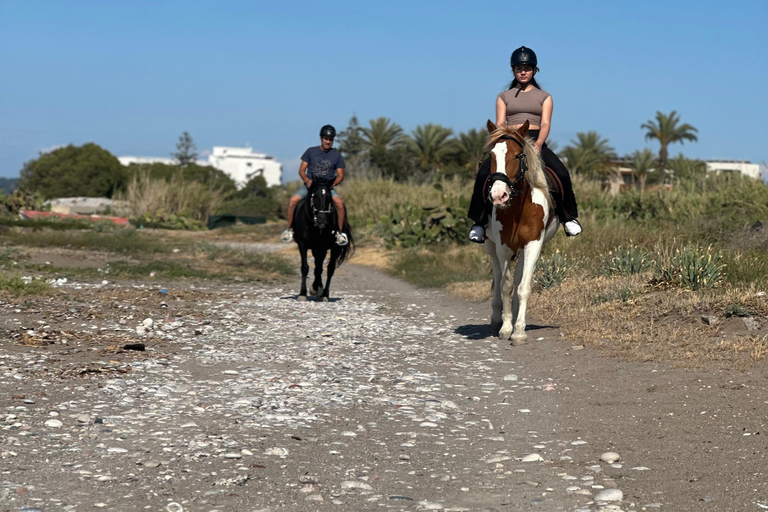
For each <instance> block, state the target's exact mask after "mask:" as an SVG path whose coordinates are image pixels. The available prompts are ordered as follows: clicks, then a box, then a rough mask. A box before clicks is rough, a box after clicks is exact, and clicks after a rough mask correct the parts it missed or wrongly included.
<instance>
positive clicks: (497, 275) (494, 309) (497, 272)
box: [483, 240, 501, 332]
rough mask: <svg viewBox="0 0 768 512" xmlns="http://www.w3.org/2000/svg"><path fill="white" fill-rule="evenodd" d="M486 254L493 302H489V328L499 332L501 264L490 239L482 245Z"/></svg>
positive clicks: (494, 245)
mask: <svg viewBox="0 0 768 512" xmlns="http://www.w3.org/2000/svg"><path fill="white" fill-rule="evenodd" d="M483 248H484V249H485V252H486V254H488V257H489V258H490V261H491V269H492V270H493V302H491V330H492V331H493V332H499V329H501V264H500V263H499V258H498V256H497V255H496V244H495V243H494V242H492V241H491V240H486V241H485V244H484V245H483Z"/></svg>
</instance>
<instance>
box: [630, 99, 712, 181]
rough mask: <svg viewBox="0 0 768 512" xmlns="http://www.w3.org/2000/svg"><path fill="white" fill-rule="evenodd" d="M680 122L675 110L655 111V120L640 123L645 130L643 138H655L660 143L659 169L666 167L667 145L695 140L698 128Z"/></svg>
mask: <svg viewBox="0 0 768 512" xmlns="http://www.w3.org/2000/svg"><path fill="white" fill-rule="evenodd" d="M679 122H680V116H679V115H677V112H676V111H674V110H673V111H672V112H670V114H669V115H665V114H662V113H661V112H659V111H656V121H655V122H654V121H653V120H650V121H648V122H647V123H643V124H641V125H640V128H643V129H645V130H646V132H645V140H652V139H656V140H658V141H659V144H661V148H660V149H659V169H666V168H667V158H668V156H669V153H668V151H667V146H669V145H670V144H672V143H674V142H680V143H681V144H682V143H683V142H685V141H686V140H690V141H693V142H695V141H697V140H699V139H698V138H697V137H696V135H695V134H696V133H697V132H698V130H697V129H696V128H694V127H693V126H691V125H689V124H688V123H685V124H681V125H678V123H679Z"/></svg>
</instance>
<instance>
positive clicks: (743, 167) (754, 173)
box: [706, 160, 760, 179]
mask: <svg viewBox="0 0 768 512" xmlns="http://www.w3.org/2000/svg"><path fill="white" fill-rule="evenodd" d="M706 164H707V172H740V173H741V174H743V175H744V176H749V177H750V178H754V179H760V166H759V165H758V164H752V163H749V162H729V161H720V162H718V161H715V160H713V161H709V162H706Z"/></svg>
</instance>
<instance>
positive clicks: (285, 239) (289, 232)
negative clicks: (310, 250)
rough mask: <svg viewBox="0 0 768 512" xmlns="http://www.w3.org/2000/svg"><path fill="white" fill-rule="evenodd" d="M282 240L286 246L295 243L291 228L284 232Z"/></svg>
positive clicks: (281, 236)
mask: <svg viewBox="0 0 768 512" xmlns="http://www.w3.org/2000/svg"><path fill="white" fill-rule="evenodd" d="M280 240H281V241H282V242H283V243H286V244H287V243H289V242H292V241H293V230H292V229H291V228H288V229H286V230H285V231H283V234H282V235H280Z"/></svg>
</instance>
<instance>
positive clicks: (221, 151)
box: [117, 146, 283, 189]
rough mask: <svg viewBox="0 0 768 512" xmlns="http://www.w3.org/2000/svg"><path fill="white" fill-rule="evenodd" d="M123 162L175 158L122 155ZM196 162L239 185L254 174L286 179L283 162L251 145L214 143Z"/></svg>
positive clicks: (168, 162)
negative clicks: (216, 144) (234, 146)
mask: <svg viewBox="0 0 768 512" xmlns="http://www.w3.org/2000/svg"><path fill="white" fill-rule="evenodd" d="M117 159H118V160H119V161H120V163H121V164H122V165H125V166H128V165H130V164H166V165H176V160H174V159H173V158H155V157H144V156H119V157H117ZM195 163H196V164H197V165H210V166H212V167H214V168H216V169H219V170H220V171H223V172H224V173H226V174H227V175H228V176H229V177H230V178H232V179H233V180H234V181H235V184H236V185H237V188H239V189H240V188H243V187H244V186H245V184H246V183H248V180H250V179H251V178H253V177H255V176H259V175H261V176H264V179H265V180H266V182H267V186H269V187H272V186H276V185H280V184H281V182H282V179H283V165H282V164H281V163H280V162H278V161H276V160H275V159H274V158H272V157H271V156H268V155H265V154H263V153H254V152H253V149H251V148H233V147H225V146H214V148H213V153H211V155H210V156H208V161H205V160H198V161H197V162H195Z"/></svg>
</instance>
